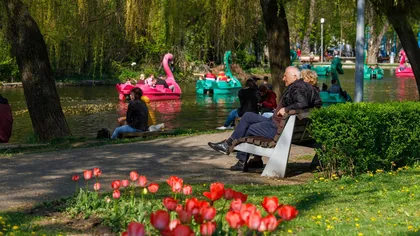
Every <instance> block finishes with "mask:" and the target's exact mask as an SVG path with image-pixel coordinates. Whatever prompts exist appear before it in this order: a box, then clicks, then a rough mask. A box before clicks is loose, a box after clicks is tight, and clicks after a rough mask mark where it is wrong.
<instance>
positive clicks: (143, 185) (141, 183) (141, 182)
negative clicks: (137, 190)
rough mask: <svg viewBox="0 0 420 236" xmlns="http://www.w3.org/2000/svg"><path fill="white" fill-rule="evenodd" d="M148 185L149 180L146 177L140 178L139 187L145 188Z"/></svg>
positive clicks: (141, 176)
mask: <svg viewBox="0 0 420 236" xmlns="http://www.w3.org/2000/svg"><path fill="white" fill-rule="evenodd" d="M146 184H147V178H146V176H144V175H140V176H139V186H140V187H142V188H145V187H146Z"/></svg>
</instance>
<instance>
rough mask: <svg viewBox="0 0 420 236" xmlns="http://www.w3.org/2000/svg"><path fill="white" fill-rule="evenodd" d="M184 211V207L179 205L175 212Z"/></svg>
mask: <svg viewBox="0 0 420 236" xmlns="http://www.w3.org/2000/svg"><path fill="white" fill-rule="evenodd" d="M183 209H184V207H183V206H182V204H178V206H176V209H175V211H176V212H178V211H180V210H183Z"/></svg>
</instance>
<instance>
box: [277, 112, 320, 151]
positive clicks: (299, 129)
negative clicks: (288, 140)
mask: <svg viewBox="0 0 420 236" xmlns="http://www.w3.org/2000/svg"><path fill="white" fill-rule="evenodd" d="M309 112H310V110H309V109H307V110H291V111H289V113H288V114H287V115H286V116H284V118H283V120H282V121H281V122H280V125H279V127H278V128H277V135H276V136H275V137H274V141H275V142H277V141H278V140H279V138H280V136H281V134H282V133H283V129H284V127H285V126H286V123H287V120H288V119H289V116H290V115H296V117H297V119H296V122H295V128H294V130H293V136H292V143H300V142H303V141H307V140H311V139H312V138H311V137H310V135H309V132H308V131H307V129H308V126H309V124H310V122H311V120H310V119H309Z"/></svg>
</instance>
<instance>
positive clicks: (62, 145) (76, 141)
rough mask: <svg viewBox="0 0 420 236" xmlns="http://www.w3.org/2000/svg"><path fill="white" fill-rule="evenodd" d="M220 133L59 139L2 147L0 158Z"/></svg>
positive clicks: (203, 132) (212, 131) (188, 131)
mask: <svg viewBox="0 0 420 236" xmlns="http://www.w3.org/2000/svg"><path fill="white" fill-rule="evenodd" d="M218 132H224V131H218V130H207V131H197V130H191V129H185V130H184V129H182V130H181V129H179V130H173V132H171V134H165V133H164V134H162V135H157V136H151V137H146V138H131V139H116V140H110V139H95V138H86V137H66V138H59V139H54V140H52V141H50V142H47V143H38V142H36V141H35V138H34V141H33V142H31V143H29V144H16V145H13V144H11V145H8V144H5V147H1V146H0V148H1V149H0V157H2V156H3V157H6V156H7V157H10V156H14V155H17V154H29V153H42V152H52V151H60V150H67V149H74V148H87V147H98V146H104V145H109V144H122V143H133V142H139V141H147V140H153V139H161V138H172V137H178V136H192V135H200V134H213V133H218Z"/></svg>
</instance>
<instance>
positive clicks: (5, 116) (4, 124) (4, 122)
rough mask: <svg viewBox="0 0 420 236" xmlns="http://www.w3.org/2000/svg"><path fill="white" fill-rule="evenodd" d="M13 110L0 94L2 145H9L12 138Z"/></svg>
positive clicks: (0, 139) (0, 135)
mask: <svg viewBox="0 0 420 236" xmlns="http://www.w3.org/2000/svg"><path fill="white" fill-rule="evenodd" d="M12 125H13V118H12V109H11V108H10V105H9V102H8V101H7V99H6V98H4V97H3V96H1V94H0V143H7V142H8V141H9V139H10V136H12Z"/></svg>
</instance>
